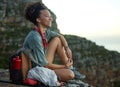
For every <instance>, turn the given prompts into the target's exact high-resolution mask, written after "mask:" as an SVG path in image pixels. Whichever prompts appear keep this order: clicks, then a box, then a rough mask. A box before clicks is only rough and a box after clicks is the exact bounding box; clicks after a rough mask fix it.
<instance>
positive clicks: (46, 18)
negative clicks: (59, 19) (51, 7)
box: [39, 10, 52, 28]
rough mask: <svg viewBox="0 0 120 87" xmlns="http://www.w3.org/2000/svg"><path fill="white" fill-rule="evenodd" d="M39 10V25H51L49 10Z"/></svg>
mask: <svg viewBox="0 0 120 87" xmlns="http://www.w3.org/2000/svg"><path fill="white" fill-rule="evenodd" d="M40 12H41V14H40V18H39V20H40V22H39V23H40V25H42V26H43V27H45V28H48V27H51V25H52V17H51V14H50V12H49V11H48V10H41V11H40Z"/></svg>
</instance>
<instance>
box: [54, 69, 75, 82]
mask: <svg viewBox="0 0 120 87" xmlns="http://www.w3.org/2000/svg"><path fill="white" fill-rule="evenodd" d="M54 71H55V73H56V75H57V76H58V78H59V80H60V81H68V80H71V79H73V78H74V73H73V72H72V71H71V70H70V69H56V70H54Z"/></svg>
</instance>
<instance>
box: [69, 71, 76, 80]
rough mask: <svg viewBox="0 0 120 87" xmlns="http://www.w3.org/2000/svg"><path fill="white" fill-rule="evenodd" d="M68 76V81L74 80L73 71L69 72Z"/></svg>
mask: <svg viewBox="0 0 120 87" xmlns="http://www.w3.org/2000/svg"><path fill="white" fill-rule="evenodd" d="M68 76H69V79H74V77H75V75H74V73H73V71H71V70H70V71H69V74H68Z"/></svg>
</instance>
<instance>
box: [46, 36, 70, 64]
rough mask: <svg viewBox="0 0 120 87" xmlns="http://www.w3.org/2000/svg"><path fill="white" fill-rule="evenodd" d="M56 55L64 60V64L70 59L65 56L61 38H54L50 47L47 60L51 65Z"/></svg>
mask: <svg viewBox="0 0 120 87" xmlns="http://www.w3.org/2000/svg"><path fill="white" fill-rule="evenodd" d="M55 53H56V54H57V55H58V57H59V58H60V59H61V60H62V63H63V64H65V63H66V62H67V60H68V57H67V56H66V54H65V50H64V48H63V46H62V43H61V41H60V39H59V37H55V38H53V39H52V40H51V41H50V43H49V45H48V50H47V54H46V58H47V60H48V62H49V63H52V62H53V60H54V56H55Z"/></svg>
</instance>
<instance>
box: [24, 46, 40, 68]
mask: <svg viewBox="0 0 120 87" xmlns="http://www.w3.org/2000/svg"><path fill="white" fill-rule="evenodd" d="M23 53H24V54H25V55H26V56H27V57H28V61H29V60H31V61H32V62H34V63H35V64H36V65H38V66H40V64H39V63H38V61H37V60H35V59H34V57H33V55H32V53H31V50H30V49H25V48H23Z"/></svg>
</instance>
